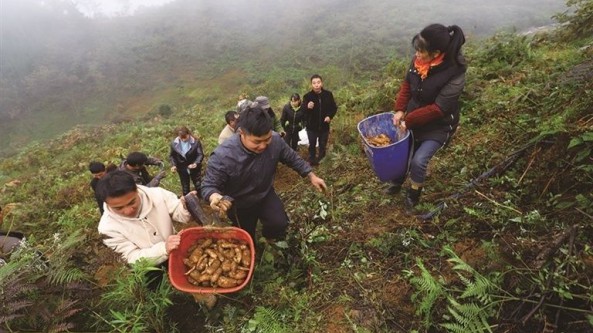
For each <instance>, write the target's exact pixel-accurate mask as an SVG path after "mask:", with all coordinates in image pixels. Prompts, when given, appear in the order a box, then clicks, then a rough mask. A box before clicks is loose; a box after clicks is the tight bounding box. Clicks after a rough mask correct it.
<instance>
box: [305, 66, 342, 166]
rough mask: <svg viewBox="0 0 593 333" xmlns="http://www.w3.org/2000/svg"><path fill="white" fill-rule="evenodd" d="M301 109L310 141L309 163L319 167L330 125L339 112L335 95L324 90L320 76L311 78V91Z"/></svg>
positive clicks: (316, 75)
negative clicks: (317, 147)
mask: <svg viewBox="0 0 593 333" xmlns="http://www.w3.org/2000/svg"><path fill="white" fill-rule="evenodd" d="M301 107H302V108H303V110H304V112H303V114H304V115H305V124H306V127H307V138H308V139H309V163H310V164H311V165H317V164H319V161H321V160H322V159H323V158H324V157H325V153H326V149H327V141H328V140H329V123H330V122H331V121H332V119H333V118H334V116H335V115H336V112H337V111H338V106H337V105H336V101H335V100H334V95H333V94H332V93H331V91H329V90H325V89H323V79H322V78H321V76H319V75H318V74H314V75H313V76H311V91H309V92H308V93H306V94H305V96H303V104H302V106H301ZM318 140H319V154H318V155H317V156H316V153H317V149H316V148H315V147H316V146H317V143H318Z"/></svg>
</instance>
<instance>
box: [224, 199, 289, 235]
mask: <svg viewBox="0 0 593 333" xmlns="http://www.w3.org/2000/svg"><path fill="white" fill-rule="evenodd" d="M228 216H229V218H230V219H231V221H233V225H234V226H236V227H239V228H241V229H243V230H245V231H247V233H249V235H251V238H252V239H253V240H254V241H255V240H256V238H255V229H256V227H257V221H258V220H259V221H261V224H262V236H264V237H265V238H271V239H284V237H286V229H287V228H288V216H287V215H286V212H285V211H284V204H283V203H282V201H281V200H280V198H279V197H278V195H277V194H276V192H275V191H274V189H272V190H271V191H270V192H269V193H268V194H267V195H266V196H265V197H264V198H263V199H262V200H261V201H260V202H258V203H257V204H255V205H253V206H251V207H249V208H241V209H233V208H231V211H230V212H229V214H228Z"/></svg>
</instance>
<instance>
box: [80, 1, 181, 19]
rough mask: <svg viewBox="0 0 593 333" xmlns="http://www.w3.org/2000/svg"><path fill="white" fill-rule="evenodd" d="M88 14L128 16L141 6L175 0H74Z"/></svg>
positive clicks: (93, 15) (158, 4) (157, 4)
mask: <svg viewBox="0 0 593 333" xmlns="http://www.w3.org/2000/svg"><path fill="white" fill-rule="evenodd" d="M73 1H74V3H75V4H76V7H77V8H78V9H79V10H80V11H81V12H82V13H83V14H84V15H86V16H89V17H95V16H99V15H103V16H107V17H113V16H128V15H133V14H134V13H135V12H136V10H138V9H139V8H140V7H158V6H161V5H163V4H166V3H169V2H171V1H174V0H73Z"/></svg>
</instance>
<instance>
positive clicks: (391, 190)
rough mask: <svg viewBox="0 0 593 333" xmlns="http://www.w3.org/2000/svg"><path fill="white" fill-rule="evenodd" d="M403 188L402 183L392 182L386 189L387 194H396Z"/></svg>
mask: <svg viewBox="0 0 593 333" xmlns="http://www.w3.org/2000/svg"><path fill="white" fill-rule="evenodd" d="M401 190H402V184H398V183H390V184H389V186H388V187H387V188H386V189H385V194H389V195H396V194H398V193H399V192H400V191H401Z"/></svg>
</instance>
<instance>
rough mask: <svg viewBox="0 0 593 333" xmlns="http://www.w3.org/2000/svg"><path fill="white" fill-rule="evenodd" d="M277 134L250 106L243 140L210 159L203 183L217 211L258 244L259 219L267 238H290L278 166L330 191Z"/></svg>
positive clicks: (242, 119)
mask: <svg viewBox="0 0 593 333" xmlns="http://www.w3.org/2000/svg"><path fill="white" fill-rule="evenodd" d="M272 129H273V122H272V118H271V117H270V116H269V115H268V113H267V112H265V111H264V110H263V109H261V108H260V107H259V106H251V107H249V108H248V109H247V110H245V111H244V112H243V113H241V116H240V117H239V129H238V130H237V132H238V133H239V135H234V136H232V137H230V138H229V139H227V140H226V141H225V142H223V143H222V144H221V145H219V146H218V147H217V148H216V149H215V150H214V152H213V153H212V155H211V156H210V158H209V159H208V165H207V167H206V175H205V176H204V180H203V181H202V188H201V194H202V197H203V198H204V199H205V200H207V201H208V202H210V206H211V207H212V209H214V210H216V211H221V212H222V213H226V214H227V216H228V217H229V218H230V219H231V221H233V224H234V225H235V226H238V227H240V228H242V229H244V230H245V231H247V232H248V233H249V234H250V235H251V237H252V238H253V239H255V230H256V226H257V221H258V220H259V221H260V222H261V223H262V235H263V236H264V237H265V238H267V239H269V240H279V239H283V238H284V237H285V235H286V229H287V227H288V217H287V215H286V211H285V210H284V205H283V203H282V201H280V198H279V197H278V195H277V194H276V191H275V190H274V186H273V183H274V175H275V174H276V168H277V166H278V162H281V163H283V164H286V165H287V166H289V167H290V168H292V169H293V170H295V171H296V172H298V174H299V175H300V176H301V177H308V178H309V180H310V181H311V184H312V185H313V186H314V187H315V188H317V190H319V191H323V190H325V189H326V185H325V182H324V181H323V179H321V178H319V177H317V176H316V175H315V174H314V173H313V172H312V169H311V166H309V165H308V164H307V162H305V160H303V159H302V158H301V157H300V156H299V155H298V154H297V153H296V152H295V151H294V150H292V149H291V148H290V147H289V146H288V145H287V144H286V142H284V140H283V139H282V137H280V135H279V134H278V133H277V132H274V131H273V130H272ZM223 196H224V199H223ZM227 198H230V199H229V200H226V199H227Z"/></svg>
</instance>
